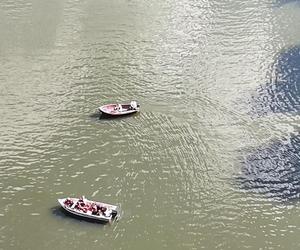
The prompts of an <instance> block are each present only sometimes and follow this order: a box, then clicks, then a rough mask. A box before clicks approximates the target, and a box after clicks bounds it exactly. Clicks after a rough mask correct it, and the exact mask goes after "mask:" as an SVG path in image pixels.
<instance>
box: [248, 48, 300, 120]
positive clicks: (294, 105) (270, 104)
mask: <svg viewBox="0 0 300 250" xmlns="http://www.w3.org/2000/svg"><path fill="white" fill-rule="evenodd" d="M257 92H258V93H257V95H256V96H255V97H253V98H252V101H253V102H254V105H253V106H254V107H253V111H254V113H255V114H257V115H258V116H262V115H266V114H269V113H291V114H299V112H300V46H295V47H292V48H289V49H288V50H285V51H283V52H282V53H281V54H280V55H279V56H278V59H277V60H276V62H275V63H274V64H273V65H272V67H271V74H270V77H269V80H268V82H267V83H266V84H265V85H263V86H261V87H260V88H259V89H258V90H257Z"/></svg>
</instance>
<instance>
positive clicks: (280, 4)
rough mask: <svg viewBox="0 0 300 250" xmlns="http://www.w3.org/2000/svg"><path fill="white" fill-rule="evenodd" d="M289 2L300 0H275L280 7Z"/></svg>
mask: <svg viewBox="0 0 300 250" xmlns="http://www.w3.org/2000/svg"><path fill="white" fill-rule="evenodd" d="M289 3H300V0H276V1H275V5H276V6H278V7H280V6H282V5H285V4H289Z"/></svg>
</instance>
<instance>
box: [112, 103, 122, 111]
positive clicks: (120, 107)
mask: <svg viewBox="0 0 300 250" xmlns="http://www.w3.org/2000/svg"><path fill="white" fill-rule="evenodd" d="M114 109H115V111H119V112H122V111H123V108H122V105H121V104H116V106H115V108H114Z"/></svg>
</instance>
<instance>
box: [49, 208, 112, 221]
mask: <svg viewBox="0 0 300 250" xmlns="http://www.w3.org/2000/svg"><path fill="white" fill-rule="evenodd" d="M51 211H52V214H54V215H55V216H57V217H60V218H64V219H72V220H74V222H75V221H77V222H81V221H84V222H88V223H93V224H100V225H106V224H108V223H107V222H103V221H96V220H93V219H89V218H84V217H81V216H77V215H75V214H71V213H68V212H67V211H65V210H64V209H63V208H62V207H61V206H55V207H53V208H51Z"/></svg>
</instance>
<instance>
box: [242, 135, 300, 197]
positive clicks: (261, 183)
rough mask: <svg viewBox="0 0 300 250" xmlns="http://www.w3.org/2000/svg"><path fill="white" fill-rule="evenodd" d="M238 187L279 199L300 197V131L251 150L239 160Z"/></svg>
mask: <svg viewBox="0 0 300 250" xmlns="http://www.w3.org/2000/svg"><path fill="white" fill-rule="evenodd" d="M237 184H238V187H239V188H241V189H242V190H246V191H249V192H250V193H258V194H263V195H265V196H266V197H267V198H272V199H274V200H278V201H290V200H295V199H298V198H299V197H300V135H299V134H298V135H293V136H291V137H290V138H287V139H284V140H281V141H277V142H274V143H272V144H271V145H270V146H269V147H266V148H260V149H256V150H254V151H253V152H252V153H251V154H250V155H248V156H247V157H245V159H244V160H243V162H242V169H241V174H240V175H239V176H237Z"/></svg>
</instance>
